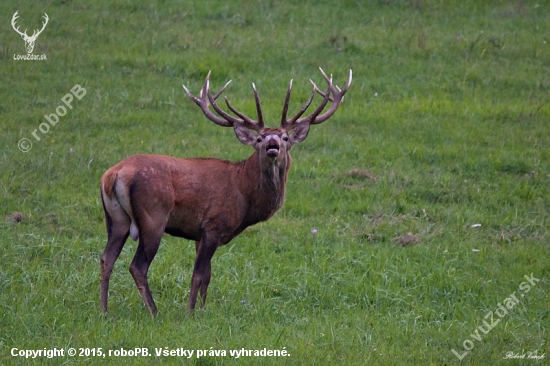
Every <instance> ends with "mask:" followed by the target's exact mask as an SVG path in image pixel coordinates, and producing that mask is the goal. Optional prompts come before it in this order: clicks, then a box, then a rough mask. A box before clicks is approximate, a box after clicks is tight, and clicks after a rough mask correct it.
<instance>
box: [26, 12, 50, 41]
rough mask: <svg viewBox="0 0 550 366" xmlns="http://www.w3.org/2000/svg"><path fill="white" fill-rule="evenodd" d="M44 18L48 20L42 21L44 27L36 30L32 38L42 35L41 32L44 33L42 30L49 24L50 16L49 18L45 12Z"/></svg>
mask: <svg viewBox="0 0 550 366" xmlns="http://www.w3.org/2000/svg"><path fill="white" fill-rule="evenodd" d="M44 19H45V20H46V21H45V22H42V29H40V30H38V29H37V30H35V31H34V32H33V34H32V36H31V37H30V38H36V37H38V36H39V35H40V33H42V31H43V30H44V28H46V24H48V20H49V19H50V18H48V14H46V13H44Z"/></svg>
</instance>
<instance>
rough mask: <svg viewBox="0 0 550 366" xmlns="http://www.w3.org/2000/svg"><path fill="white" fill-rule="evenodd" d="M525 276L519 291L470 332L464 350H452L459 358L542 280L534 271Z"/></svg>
mask: <svg viewBox="0 0 550 366" xmlns="http://www.w3.org/2000/svg"><path fill="white" fill-rule="evenodd" d="M523 277H524V278H525V279H526V280H527V281H525V282H522V283H521V284H520V285H519V289H518V291H514V292H512V293H511V294H510V295H508V297H507V298H505V299H504V300H503V301H502V302H501V303H498V304H497V307H496V308H495V309H494V311H489V312H488V313H487V314H485V317H484V318H483V319H484V320H483V325H479V326H478V327H477V328H476V329H475V330H474V332H473V333H472V334H470V338H468V339H466V340H465V341H464V342H462V347H463V352H462V353H459V352H460V351H462V350H459V351H456V350H455V349H454V348H453V349H452V350H451V351H452V352H453V354H454V355H455V356H456V357H457V358H458V359H459V360H462V359H463V358H464V357H466V356H467V355H468V353H470V352H472V350H473V349H474V340H476V341H478V342H481V340H482V339H483V336H484V335H486V334H488V333H489V332H490V331H491V330H492V329H493V328H494V327H496V325H497V324H498V323H500V321H501V319H502V318H504V317H505V316H506V315H507V314H508V312H509V311H510V310H512V309H513V308H514V307H515V306H516V305H517V304H519V302H520V299H521V298H523V297H525V294H527V293H528V292H529V291H531V288H532V287H533V286H535V285H536V284H537V283H538V282H540V279H538V278H535V277H534V276H533V273H531V275H530V276H529V275H525V276H523ZM518 296H519V297H518ZM480 331H481V333H480Z"/></svg>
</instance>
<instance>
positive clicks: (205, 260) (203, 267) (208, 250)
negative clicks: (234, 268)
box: [187, 238, 218, 312]
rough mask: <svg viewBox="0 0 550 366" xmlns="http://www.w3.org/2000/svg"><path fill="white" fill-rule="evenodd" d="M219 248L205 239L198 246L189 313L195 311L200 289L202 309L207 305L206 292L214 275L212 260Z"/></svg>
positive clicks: (188, 307)
mask: <svg viewBox="0 0 550 366" xmlns="http://www.w3.org/2000/svg"><path fill="white" fill-rule="evenodd" d="M217 247H218V246H217V244H216V243H214V242H209V241H207V240H205V239H204V238H203V239H202V240H201V241H200V243H199V244H198V245H197V258H196V259H195V267H194V268H193V276H192V278H191V291H190V293H189V302H188V304H187V312H190V311H192V310H193V309H195V305H196V303H197V295H198V293H199V289H200V295H201V308H203V307H204V305H205V304H206V291H207V289H208V285H209V284H210V276H211V274H212V272H211V260H212V257H213V256H214V253H215V252H216V249H217Z"/></svg>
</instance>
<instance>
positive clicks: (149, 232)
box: [130, 225, 164, 316]
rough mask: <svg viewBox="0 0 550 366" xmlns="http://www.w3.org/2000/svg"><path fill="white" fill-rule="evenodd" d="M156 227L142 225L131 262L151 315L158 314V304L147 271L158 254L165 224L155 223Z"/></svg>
mask: <svg viewBox="0 0 550 366" xmlns="http://www.w3.org/2000/svg"><path fill="white" fill-rule="evenodd" d="M154 227H155V228H154V229H151V228H147V227H140V228H139V229H140V232H139V244H138V247H137V250H136V254H135V256H134V259H133V260H132V263H131V264H130V273H131V274H132V277H133V278H134V281H135V282H136V286H137V288H138V290H139V293H140V294H141V297H142V298H143V301H144V302H145V306H147V309H148V310H149V313H151V315H153V316H155V315H156V314H157V306H156V305H155V301H154V300H153V295H152V294H151V290H150V289H149V281H148V280H147V273H148V272H149V266H150V265H151V262H152V261H153V259H154V258H155V255H156V254H157V251H158V248H159V245H160V240H161V238H162V234H163V233H164V225H155V226H154Z"/></svg>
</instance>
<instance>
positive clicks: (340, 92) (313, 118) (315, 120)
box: [295, 68, 353, 125]
mask: <svg viewBox="0 0 550 366" xmlns="http://www.w3.org/2000/svg"><path fill="white" fill-rule="evenodd" d="M319 70H320V71H321V74H322V75H323V77H324V78H325V80H326V82H327V84H328V90H327V92H326V94H325V95H323V93H322V92H320V91H317V92H318V93H319V94H321V95H322V96H323V97H324V100H323V102H324V101H325V100H326V101H327V102H328V100H329V99H330V94H331V93H332V105H331V106H330V108H329V109H328V110H327V111H326V112H325V113H323V114H321V115H319V114H317V115H316V114H315V113H314V114H312V115H310V116H308V117H304V118H301V119H298V120H297V121H296V122H295V123H296V124H300V123H309V124H312V125H315V124H319V123H322V122H324V121H326V120H327V119H329V118H330V117H332V115H333V114H334V112H336V110H337V109H338V107H339V106H340V103H342V100H343V99H344V95H345V94H346V92H347V91H348V89H349V87H350V85H351V80H352V77H353V74H352V71H351V69H350V70H349V77H348V81H347V82H346V85H345V86H344V88H342V89H340V88H338V87H335V86H334V85H333V84H332V78H329V77H328V76H327V75H326V74H325V72H324V71H323V69H321V68H319ZM313 84H314V88H315V83H313ZM317 89H318V88H317ZM324 104H325V105H326V103H324ZM323 108H324V106H323ZM319 113H320V111H319Z"/></svg>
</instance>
